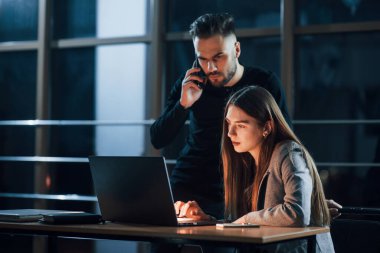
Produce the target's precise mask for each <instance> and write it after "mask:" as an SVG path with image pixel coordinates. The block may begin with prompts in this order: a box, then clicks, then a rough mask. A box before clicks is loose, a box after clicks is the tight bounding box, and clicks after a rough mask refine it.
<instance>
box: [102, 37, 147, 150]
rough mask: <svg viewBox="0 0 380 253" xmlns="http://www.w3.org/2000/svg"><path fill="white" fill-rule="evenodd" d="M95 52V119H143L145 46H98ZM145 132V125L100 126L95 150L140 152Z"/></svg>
mask: <svg viewBox="0 0 380 253" xmlns="http://www.w3.org/2000/svg"><path fill="white" fill-rule="evenodd" d="M96 53H97V54H96V119H97V120H112V121H115V120H144V119H145V85H146V84H145V75H146V74H145V64H146V62H145V59H146V45H145V44H131V45H117V46H101V47H98V48H97V51H96ZM115 59H117V61H115ZM131 59H133V60H131ZM144 134H145V129H144V126H138V125H137V126H111V127H109V126H107V127H105V126H99V127H97V129H96V153H97V154H103V155H106V154H107V155H141V154H143V152H144Z"/></svg>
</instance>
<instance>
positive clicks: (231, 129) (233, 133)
mask: <svg viewBox="0 0 380 253" xmlns="http://www.w3.org/2000/svg"><path fill="white" fill-rule="evenodd" d="M233 135H235V130H234V128H233V127H229V128H228V133H227V136H228V137H231V136H233Z"/></svg>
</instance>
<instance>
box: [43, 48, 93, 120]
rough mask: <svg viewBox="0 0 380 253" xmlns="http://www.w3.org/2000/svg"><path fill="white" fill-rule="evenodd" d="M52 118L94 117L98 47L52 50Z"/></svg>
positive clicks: (89, 118) (83, 118) (81, 118)
mask: <svg viewBox="0 0 380 253" xmlns="http://www.w3.org/2000/svg"><path fill="white" fill-rule="evenodd" d="M52 72H53V73H52V85H51V90H52V100H51V105H52V112H51V114H52V119H60V120H92V119H94V92H95V91H94V83H95V49H94V48H79V49H64V50H54V51H53V53H52Z"/></svg>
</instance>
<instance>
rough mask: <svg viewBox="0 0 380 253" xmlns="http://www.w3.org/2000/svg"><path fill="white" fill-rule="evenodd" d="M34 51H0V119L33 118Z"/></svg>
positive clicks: (34, 92) (34, 93)
mask: <svg viewBox="0 0 380 253" xmlns="http://www.w3.org/2000/svg"><path fill="white" fill-rule="evenodd" d="M36 62H37V60H36V52H30V51H28V52H7V53H0V120H19V119H34V118H35V104H36V71H37V70H36Z"/></svg>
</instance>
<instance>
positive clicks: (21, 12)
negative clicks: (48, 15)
mask: <svg viewBox="0 0 380 253" xmlns="http://www.w3.org/2000/svg"><path fill="white" fill-rule="evenodd" d="M37 20H38V0H23V1H15V0H1V1H0V42H2V41H21V40H36V39H37Z"/></svg>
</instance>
